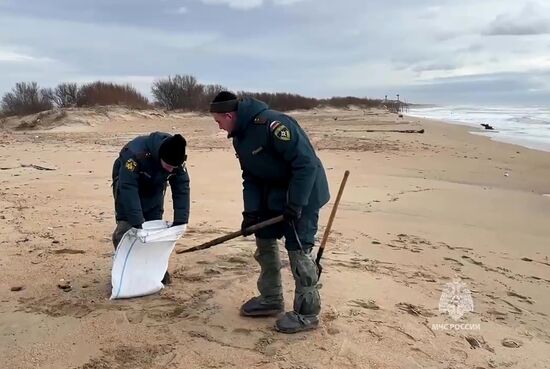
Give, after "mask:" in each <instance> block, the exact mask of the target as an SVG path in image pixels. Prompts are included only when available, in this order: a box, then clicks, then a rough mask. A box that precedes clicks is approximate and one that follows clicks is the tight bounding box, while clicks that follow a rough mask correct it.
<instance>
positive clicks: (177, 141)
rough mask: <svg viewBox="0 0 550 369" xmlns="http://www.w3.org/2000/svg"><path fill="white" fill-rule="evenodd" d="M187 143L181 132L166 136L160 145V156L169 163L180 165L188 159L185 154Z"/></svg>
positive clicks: (175, 165)
mask: <svg viewBox="0 0 550 369" xmlns="http://www.w3.org/2000/svg"><path fill="white" fill-rule="evenodd" d="M186 144H187V143H186V142H185V138H183V136H182V135H180V134H176V135H174V136H172V137H168V138H165V139H164V141H163V142H162V144H161V145H160V149H159V158H160V159H162V160H163V161H164V162H165V163H166V164H168V165H171V166H174V167H179V166H180V165H182V164H183V162H184V161H185V160H187V155H185V146H186Z"/></svg>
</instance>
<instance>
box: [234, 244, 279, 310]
mask: <svg viewBox="0 0 550 369" xmlns="http://www.w3.org/2000/svg"><path fill="white" fill-rule="evenodd" d="M256 246H257V247H256V252H255V253H254V258H255V259H256V261H257V262H258V264H260V276H259V277H258V281H257V287H258V291H259V292H260V295H259V296H256V297H253V298H251V299H250V300H248V301H247V302H245V303H244V304H243V305H242V307H241V314H242V315H244V316H257V317H258V316H275V315H278V314H279V313H281V312H283V311H284V300H283V287H282V283H281V258H280V256H279V246H278V244H277V240H276V239H262V238H256Z"/></svg>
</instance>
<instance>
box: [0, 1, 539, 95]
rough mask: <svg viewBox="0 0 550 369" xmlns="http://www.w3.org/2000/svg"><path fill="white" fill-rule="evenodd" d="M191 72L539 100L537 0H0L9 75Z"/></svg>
mask: <svg viewBox="0 0 550 369" xmlns="http://www.w3.org/2000/svg"><path fill="white" fill-rule="evenodd" d="M174 74H192V75H194V76H196V77H197V79H198V80H199V81H201V82H203V83H217V84H222V85H224V86H226V87H228V88H230V89H233V90H251V91H286V92H294V93H300V94H303V95H307V96H315V97H328V96H333V95H356V96H368V97H382V98H383V96H384V95H385V94H388V95H389V96H390V97H393V96H395V94H396V93H400V94H401V96H402V97H403V98H405V99H406V100H408V101H412V102H424V103H432V102H433V103H479V104H492V105H494V104H502V105H504V104H512V105H519V104H525V103H529V102H534V103H539V104H550V1H548V0H532V1H522V0H460V1H458V0H452V1H451V0H384V1H382V0H94V1H87V0H86V1H84V0H0V93H4V92H6V91H8V90H10V89H11V87H12V86H13V85H14V84H15V82H17V81H37V82H39V83H40V85H42V86H55V85H56V84H57V83H59V82H65V81H67V82H69V81H74V82H85V81H92V80H97V79H101V80H109V81H116V82H129V83H131V84H133V85H134V86H136V87H137V88H138V89H139V90H141V91H143V92H144V93H145V94H147V95H149V96H150V85H151V82H152V81H154V80H155V79H158V78H162V77H165V76H168V75H174Z"/></svg>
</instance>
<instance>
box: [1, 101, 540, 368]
mask: <svg viewBox="0 0 550 369" xmlns="http://www.w3.org/2000/svg"><path fill="white" fill-rule="evenodd" d="M292 115H293V116H294V117H295V118H296V119H297V120H298V121H299V122H300V123H301V124H302V126H303V127H304V128H305V129H306V131H307V132H308V133H309V134H310V135H311V138H312V141H313V143H314V145H315V147H316V149H317V150H318V154H319V156H320V157H321V159H322V161H323V163H324V165H325V168H326V170H327V175H328V177H329V181H330V186H331V194H332V199H331V202H330V203H329V204H328V205H327V206H326V207H325V208H323V210H322V212H321V219H320V225H321V228H320V232H319V234H318V236H319V238H320V237H321V236H322V232H323V230H324V226H325V225H326V223H327V220H328V215H329V213H330V209H331V207H332V204H333V201H334V199H335V197H336V192H337V190H338V186H339V183H340V180H341V179H342V176H343V174H344V171H345V170H350V172H351V175H350V177H349V181H348V185H347V188H346V190H345V193H344V196H343V198H342V202H341V204H340V207H339V210H338V214H337V218H336V220H335V222H334V226H333V231H332V233H331V237H330V239H329V242H328V244H327V249H326V251H325V258H324V259H323V261H322V263H323V266H324V273H323V275H322V277H321V281H322V284H323V287H322V289H321V297H322V305H323V306H322V314H321V319H322V327H321V328H320V329H318V330H316V331H313V332H311V333H303V334H298V335H291V336H288V335H282V334H279V333H277V332H275V331H274V330H273V324H274V321H275V319H273V318H270V319H247V318H243V317H240V316H239V314H238V309H239V307H240V305H241V304H242V303H243V302H244V301H246V300H247V299H248V298H249V297H251V296H252V295H253V294H255V293H256V278H257V274H258V267H257V264H256V263H255V261H254V259H253V252H254V242H253V238H252V237H248V238H240V239H237V240H234V241H230V242H227V243H226V244H223V245H220V246H216V247H214V248H211V249H209V250H205V251H200V252H195V253H191V254H176V253H174V254H173V255H172V257H171V260H170V266H169V271H170V272H171V273H172V279H173V283H172V284H171V285H170V286H168V287H167V288H165V289H164V290H162V291H161V292H160V293H159V294H155V295H152V296H148V297H143V298H139V299H131V300H117V301H111V300H109V296H110V292H111V286H110V271H111V265H112V255H113V249H112V244H111V240H110V236H111V232H112V230H113V228H114V225H115V223H114V214H113V200H112V197H111V188H110V182H111V181H110V176H111V167H112V162H113V160H114V159H115V158H116V156H117V155H118V152H119V150H120V148H121V147H122V146H123V145H124V144H125V143H126V142H127V141H128V140H130V139H131V138H133V137H134V136H136V135H138V134H146V133H149V132H152V131H157V130H158V131H165V132H171V133H176V132H177V133H182V134H183V135H184V136H185V137H186V139H187V142H188V145H189V149H188V156H189V159H188V170H189V174H190V178H191V196H192V198H191V200H192V208H191V219H190V223H189V226H188V232H187V234H186V235H185V237H184V238H183V239H182V240H181V241H179V242H178V245H177V249H183V248H186V247H190V246H194V245H197V244H199V243H201V242H204V241H207V240H210V239H212V238H215V237H217V236H220V235H223V234H225V233H227V232H231V231H234V230H237V229H238V228H239V226H240V221H241V217H240V214H241V211H242V199H241V173H240V170H239V165H238V161H237V160H236V158H235V155H234V153H233V151H232V147H231V143H230V141H229V140H227V138H226V137H225V135H224V133H223V132H222V131H220V130H218V127H217V125H216V124H215V123H214V122H213V120H212V118H211V117H209V116H206V115H202V116H201V115H198V114H190V113H187V114H175V113H173V114H164V113H161V112H152V111H145V112H132V111H127V110H124V109H121V108H112V109H102V110H101V111H97V110H93V109H89V110H69V111H67V112H66V113H64V114H63V116H59V117H58V118H55V116H53V117H52V116H50V117H47V116H46V117H42V118H41V120H40V122H37V121H36V120H33V119H31V118H28V119H27V120H26V121H25V123H24V124H23V126H21V124H22V121H21V120H15V119H11V118H10V119H9V120H7V121H5V122H4V123H0V169H1V170H0V209H1V211H0V270H1V273H0V358H1V359H0V362H2V367H3V368H6V369H18V368H41V369H59V368H81V369H106V368H117V369H130V368H155V369H156V368H159V369H160V368H228V367H234V368H251V367H262V368H273V369H274V368H284V369H304V368H549V367H550V356H549V355H548V352H550V318H549V315H548V314H550V293H549V292H550V258H549V256H550V249H549V240H550V227H549V226H548V220H549V219H550V197H545V196H543V195H544V194H548V193H550V153H545V152H541V151H534V150H529V149H526V148H523V147H520V146H515V145H510V144H504V143H499V142H494V141H490V140H489V139H487V138H486V137H482V136H476V135H472V134H470V133H469V132H468V131H469V130H472V129H471V128H467V127H463V126H458V125H449V124H445V123H439V122H436V121H429V120H421V119H418V118H410V117H406V116H405V117H404V118H399V117H398V116H397V115H395V114H389V113H387V112H385V111H381V110H366V111H363V110H360V109H350V110H336V109H333V110H331V109H323V110H312V111H309V112H294V113H292ZM17 128H19V129H17ZM22 128H24V129H22ZM420 129H424V130H425V131H424V133H423V134H416V133H399V132H383V131H384V130H420ZM367 130H370V131H372V132H368V131H367ZM30 164H33V165H35V166H38V167H32V166H29V165H30ZM43 168H49V169H54V170H41V169H43ZM169 199H170V197H169V196H167V202H166V205H165V208H166V219H167V220H171V200H169ZM281 252H282V256H283V260H285V263H286V265H287V266H288V259H287V257H286V253H285V252H284V248H283V247H282V246H281ZM61 279H63V280H64V281H63V282H67V281H69V282H70V286H71V288H70V289H66V290H62V289H60V288H58V284H59V283H60V280H61ZM283 279H284V283H285V287H286V288H285V299H286V301H285V303H286V307H287V309H290V308H291V307H292V295H291V293H292V291H293V286H292V283H293V281H292V277H291V274H290V271H289V269H288V267H285V269H284V271H283ZM457 279H460V280H461V281H462V283H464V284H465V286H466V288H467V289H468V290H469V291H471V297H472V300H473V304H474V311H473V312H466V313H465V314H464V316H463V317H462V318H461V319H460V320H459V321H455V320H453V319H452V318H451V317H450V316H449V315H448V314H447V313H445V312H441V311H440V310H439V303H440V297H441V295H442V291H443V290H444V287H445V285H446V283H450V282H453V281H454V280H457ZM12 289H13V290H12ZM445 324H447V328H448V329H444V327H445ZM448 324H460V325H462V326H461V328H463V329H449V326H448ZM438 327H439V328H438ZM442 327H443V328H442ZM459 328H460V327H459Z"/></svg>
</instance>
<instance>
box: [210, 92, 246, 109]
mask: <svg viewBox="0 0 550 369" xmlns="http://www.w3.org/2000/svg"><path fill="white" fill-rule="evenodd" d="M238 106H239V100H238V99H237V96H236V95H235V94H234V93H232V92H229V91H222V92H220V93H218V94H217V95H216V97H215V98H214V100H212V102H211V103H210V113H230V112H232V111H237V107H238Z"/></svg>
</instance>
